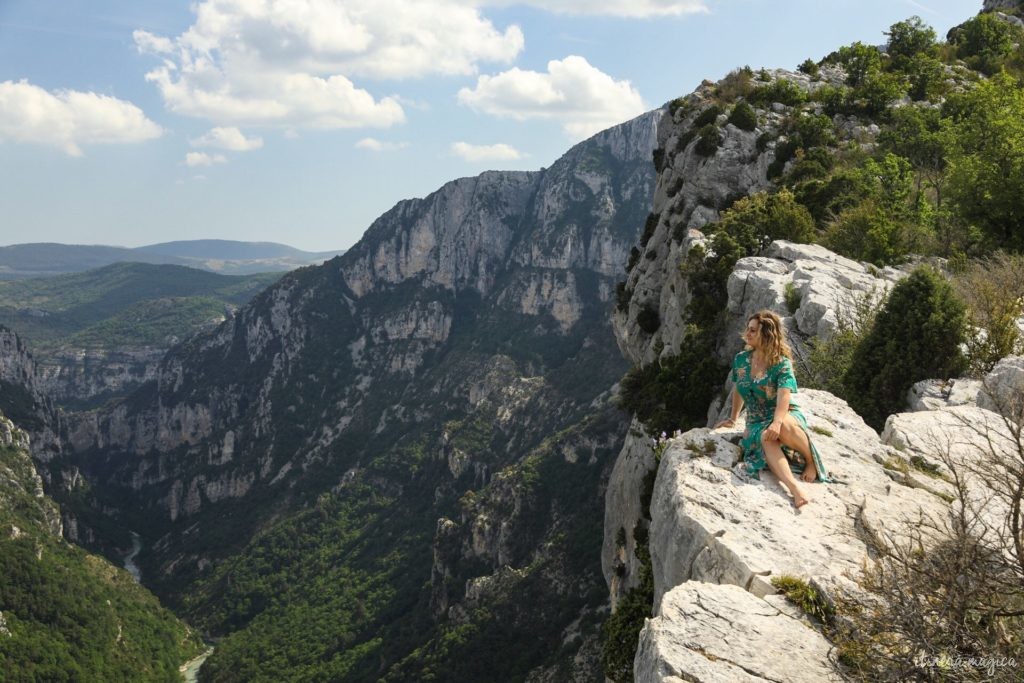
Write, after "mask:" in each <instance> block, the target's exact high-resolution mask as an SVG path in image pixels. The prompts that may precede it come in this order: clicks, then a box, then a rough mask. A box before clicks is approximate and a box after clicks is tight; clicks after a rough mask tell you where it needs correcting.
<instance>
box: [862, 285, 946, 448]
mask: <svg viewBox="0 0 1024 683" xmlns="http://www.w3.org/2000/svg"><path fill="white" fill-rule="evenodd" d="M965 332H966V321H965V312H964V304H963V303H962V302H961V301H960V300H959V299H958V298H957V297H956V295H955V294H954V292H953V288H952V286H950V284H949V283H948V282H946V281H945V280H944V279H943V278H942V276H941V275H939V274H938V273H937V272H936V271H934V270H933V269H931V268H928V267H926V266H922V267H920V268H918V269H916V270H915V271H914V272H913V273H911V274H910V275H909V276H908V277H906V278H905V279H903V280H901V281H900V282H898V283H897V284H896V285H895V286H894V287H893V289H892V292H891V294H890V295H889V299H888V301H887V302H886V304H885V306H884V307H883V308H882V310H881V311H879V313H878V317H877V318H876V319H875V324H874V326H873V327H872V328H871V332H869V333H868V335H867V337H866V338H865V339H864V341H863V342H861V344H860V345H859V346H858V347H857V349H856V350H855V351H854V354H853V361H852V362H851V364H850V369H849V370H848V371H847V373H846V377H845V378H844V384H845V385H846V387H847V389H846V395H847V401H848V402H849V404H850V407H852V408H853V409H854V410H856V411H857V412H858V413H859V414H860V415H861V417H863V418H864V421H865V422H867V423H868V424H869V425H871V426H872V427H874V428H875V429H878V430H881V428H882V426H883V425H884V424H885V419H886V417H888V416H889V415H890V414H892V413H895V412H899V411H900V410H902V409H903V407H904V405H905V401H906V395H907V391H908V390H909V389H910V387H911V385H913V384H914V382H918V381H920V380H923V379H930V378H936V377H940V378H947V377H957V376H959V375H960V374H961V373H962V372H963V370H964V369H965V367H966V363H965V360H964V357H963V354H962V353H961V351H960V345H961V344H962V343H963V341H964V337H965Z"/></svg>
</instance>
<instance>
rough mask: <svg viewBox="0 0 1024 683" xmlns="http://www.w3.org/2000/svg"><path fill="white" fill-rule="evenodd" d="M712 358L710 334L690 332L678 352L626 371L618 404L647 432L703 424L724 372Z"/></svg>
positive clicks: (652, 432) (672, 429)
mask: <svg viewBox="0 0 1024 683" xmlns="http://www.w3.org/2000/svg"><path fill="white" fill-rule="evenodd" d="M715 358H716V357H715V343H714V339H713V336H712V335H710V334H699V333H698V334H694V335H691V336H689V337H688V338H687V339H686V341H684V343H683V344H682V349H681V350H680V352H679V354H678V355H675V356H671V357H668V358H662V359H659V360H655V361H653V362H651V363H649V364H647V365H643V366H638V367H635V368H633V369H632V370H630V371H629V372H628V373H626V375H625V377H623V378H622V383H621V389H622V390H621V393H620V395H619V401H620V404H621V406H622V407H623V408H624V409H625V410H627V411H629V412H630V413H631V414H632V415H635V416H636V417H637V419H638V420H640V421H641V422H643V423H644V428H645V429H646V430H647V432H648V433H649V434H660V433H661V432H668V433H672V432H673V431H675V430H676V429H689V428H692V427H696V426H699V425H703V424H704V422H705V420H706V419H707V409H708V404H709V403H711V399H712V398H713V397H714V395H715V392H717V391H718V387H720V386H721V385H722V381H723V380H724V378H725V374H726V371H727V368H726V367H725V366H724V365H721V364H719V363H718V361H717V360H716V359H715Z"/></svg>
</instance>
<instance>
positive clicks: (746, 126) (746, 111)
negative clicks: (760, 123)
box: [729, 102, 757, 131]
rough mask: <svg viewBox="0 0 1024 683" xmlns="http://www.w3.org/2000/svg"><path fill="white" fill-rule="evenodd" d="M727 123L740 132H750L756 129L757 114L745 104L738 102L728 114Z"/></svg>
mask: <svg viewBox="0 0 1024 683" xmlns="http://www.w3.org/2000/svg"><path fill="white" fill-rule="evenodd" d="M729 123H731V124H732V125H734V126H736V127H737V128H739V129H740V130H746V131H752V130H754V129H755V128H757V112H755V111H754V108H753V107H751V106H750V105H749V104H747V103H746V102H739V103H737V104H736V106H735V107H733V108H732V113H730V114H729Z"/></svg>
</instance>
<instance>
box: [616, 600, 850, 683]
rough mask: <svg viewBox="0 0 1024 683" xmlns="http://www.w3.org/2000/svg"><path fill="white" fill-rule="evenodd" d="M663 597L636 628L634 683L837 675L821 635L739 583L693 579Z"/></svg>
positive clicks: (827, 677) (806, 678)
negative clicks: (640, 627)
mask: <svg viewBox="0 0 1024 683" xmlns="http://www.w3.org/2000/svg"><path fill="white" fill-rule="evenodd" d="M665 597H666V599H665V602H664V605H663V607H662V610H661V612H660V614H658V616H656V617H655V618H654V619H651V620H650V621H648V622H647V626H646V628H644V630H643V632H642V633H641V634H640V645H639V648H638V650H637V657H636V660H635V662H634V664H635V667H634V669H635V680H636V681H637V683H669V682H672V683H675V682H676V681H700V682H704V681H793V682H799V681H807V682H811V681H839V680H842V679H841V678H840V677H839V676H837V675H836V673H835V672H834V671H833V670H832V668H831V667H830V666H828V664H827V662H828V654H829V650H830V649H831V644H830V643H829V642H828V641H827V640H826V639H825V638H824V637H822V636H821V634H819V633H818V632H817V631H814V630H813V629H810V628H807V626H806V625H805V624H804V623H803V622H802V621H800V620H799V619H796V618H794V617H792V616H789V615H787V614H786V613H785V612H783V611H781V610H779V609H778V608H776V607H774V606H772V605H771V604H770V603H768V602H766V601H764V600H761V599H760V598H757V597H756V596H754V595H752V594H751V593H748V592H746V591H745V590H743V589H742V588H739V587H737V586H731V585H720V584H714V583H698V582H690V583H685V584H683V585H681V586H677V587H676V588H674V589H673V590H672V591H671V592H670V593H669V594H668V595H666V596H665Z"/></svg>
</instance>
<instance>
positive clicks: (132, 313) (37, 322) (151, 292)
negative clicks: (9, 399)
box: [0, 263, 280, 352]
mask: <svg viewBox="0 0 1024 683" xmlns="http://www.w3.org/2000/svg"><path fill="white" fill-rule="evenodd" d="M279 275H280V273H263V274H259V275H247V276H237V275H220V274H217V273H211V272H207V271H204V270H198V269H196V268H188V267H185V266H179V265H172V264H147V263H116V264H113V265H108V266H104V267H103V268H97V269H93V270H88V271H85V272H82V273H72V274H67V275H59V276H54V277H46V278H32V279H25V280H19V281H16V282H0V324H4V325H7V326H8V327H10V328H11V329H13V330H14V331H16V332H17V333H18V334H19V335H20V336H22V337H23V338H24V339H26V340H28V341H29V343H30V344H31V346H32V347H33V349H34V350H36V351H44V352H45V351H46V350H49V349H56V348H59V347H62V346H75V347H79V348H115V347H120V346H127V347H140V346H156V347H162V346H163V347H165V346H167V345H169V343H170V341H171V340H172V338H174V337H176V338H179V339H183V338H185V337H188V336H189V335H190V334H191V333H192V332H194V331H195V330H197V329H199V328H200V327H202V326H204V325H206V324H209V323H210V322H211V321H213V320H219V319H221V318H223V316H224V314H225V310H226V309H227V308H229V307H236V306H240V305H242V304H244V303H246V302H247V301H249V299H250V298H252V297H253V296H254V295H255V294H256V293H257V292H259V291H260V290H262V289H264V288H265V287H267V286H268V285H270V284H271V283H272V282H274V281H276V280H277V278H278V277H279Z"/></svg>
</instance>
